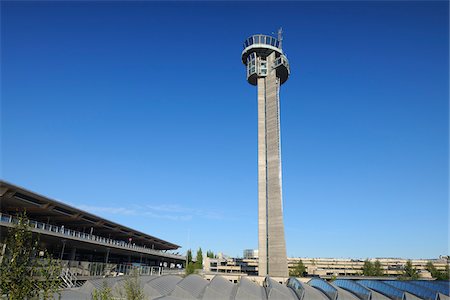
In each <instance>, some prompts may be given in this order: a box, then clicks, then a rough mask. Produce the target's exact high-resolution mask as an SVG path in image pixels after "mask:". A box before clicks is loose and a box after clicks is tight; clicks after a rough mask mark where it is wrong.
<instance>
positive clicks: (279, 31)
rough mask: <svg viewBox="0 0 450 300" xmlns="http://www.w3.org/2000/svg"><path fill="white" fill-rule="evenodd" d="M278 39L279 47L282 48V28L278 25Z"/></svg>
mask: <svg viewBox="0 0 450 300" xmlns="http://www.w3.org/2000/svg"><path fill="white" fill-rule="evenodd" d="M278 41H279V42H280V49H283V47H282V45H281V44H282V41H283V28H281V27H280V29H278Z"/></svg>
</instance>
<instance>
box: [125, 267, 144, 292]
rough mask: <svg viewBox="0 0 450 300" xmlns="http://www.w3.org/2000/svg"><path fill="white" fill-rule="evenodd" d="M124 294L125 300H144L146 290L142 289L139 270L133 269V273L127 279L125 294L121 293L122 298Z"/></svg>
mask: <svg viewBox="0 0 450 300" xmlns="http://www.w3.org/2000/svg"><path fill="white" fill-rule="evenodd" d="M123 294H125V297H124V298H125V299H126V300H144V298H145V295H144V290H143V289H142V287H141V281H140V278H139V270H138V269H137V268H135V269H133V273H132V274H131V275H130V276H128V278H127V279H125V282H124V293H122V291H121V292H120V295H121V296H122V297H123Z"/></svg>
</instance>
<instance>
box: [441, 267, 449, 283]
mask: <svg viewBox="0 0 450 300" xmlns="http://www.w3.org/2000/svg"><path fill="white" fill-rule="evenodd" d="M449 278H450V270H449V268H448V263H447V264H446V265H445V270H444V273H443V274H442V280H449Z"/></svg>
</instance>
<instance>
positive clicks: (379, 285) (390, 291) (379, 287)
mask: <svg viewBox="0 0 450 300" xmlns="http://www.w3.org/2000/svg"><path fill="white" fill-rule="evenodd" d="M356 282H357V283H359V284H360V285H362V286H365V287H366V288H369V289H371V290H374V291H377V292H379V293H381V294H383V295H386V296H387V297H389V298H391V299H394V300H402V299H403V297H404V292H403V291H401V290H399V289H397V288H395V287H393V286H391V285H388V284H386V283H384V282H381V281H377V280H358V281H356Z"/></svg>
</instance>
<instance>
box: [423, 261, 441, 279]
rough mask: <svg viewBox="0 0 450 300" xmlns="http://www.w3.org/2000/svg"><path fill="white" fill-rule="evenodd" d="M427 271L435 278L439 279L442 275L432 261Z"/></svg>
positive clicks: (428, 264) (428, 263)
mask: <svg viewBox="0 0 450 300" xmlns="http://www.w3.org/2000/svg"><path fill="white" fill-rule="evenodd" d="M426 269H427V271H428V272H430V273H431V277H433V278H438V277H440V275H441V274H439V273H440V272H439V270H438V269H436V267H435V266H434V265H433V263H432V262H431V261H429V262H427V266H426Z"/></svg>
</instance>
